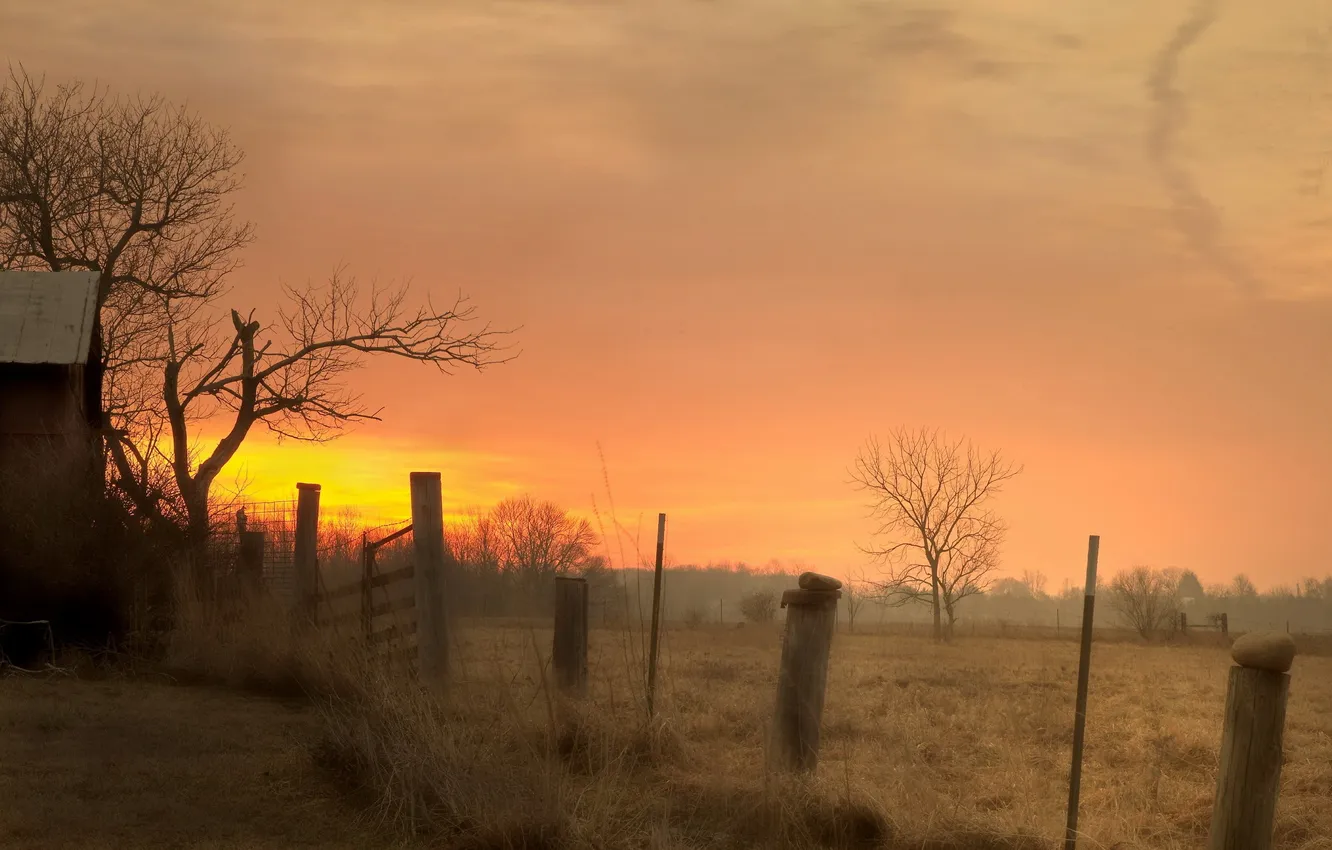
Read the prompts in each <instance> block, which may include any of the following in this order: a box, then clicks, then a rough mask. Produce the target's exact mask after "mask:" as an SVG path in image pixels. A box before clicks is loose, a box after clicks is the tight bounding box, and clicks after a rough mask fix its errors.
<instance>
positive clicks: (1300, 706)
mask: <svg viewBox="0 0 1332 850" xmlns="http://www.w3.org/2000/svg"><path fill="white" fill-rule="evenodd" d="M778 640H779V633H778V631H777V630H776V629H775V628H773V629H764V628H755V627H752V626H751V627H747V628H743V629H736V628H720V627H714V628H712V629H709V628H701V629H697V630H684V629H681V630H670V631H668V632H667V633H666V638H665V640H664V644H663V660H662V672H661V677H660V697H659V700H658V704H659V718H658V720H657V721H656V722H655V723H653V724H651V725H644V724H643V723H642V722H641V719H640V718H641V717H642V714H643V707H642V682H641V679H642V669H641V663H640V660H639V659H640V658H641V655H640V652H641V650H640V648H639V647H638V645H637V638H636V636H631V635H629V634H628V633H627V632H625V631H613V630H594V632H593V634H592V657H591V662H590V669H591V672H592V680H593V681H592V694H591V695H590V698H589V700H588V701H587V702H586V703H584V704H583V705H579V706H575V705H568V704H564V703H561V702H560V701H558V700H556V699H552V698H548V697H547V695H546V691H545V690H544V688H543V680H544V679H545V675H544V674H543V672H542V668H541V667H540V666H539V665H538V663H537V659H538V655H540V656H541V657H542V658H543V659H544V657H546V656H548V655H549V646H550V633H549V630H545V631H542V630H540V629H530V628H522V627H517V626H513V627H494V626H491V627H476V626H469V627H467V628H464V629H462V630H460V644H461V645H460V647H459V649H460V650H461V651H460V652H458V656H459V658H458V661H459V669H460V672H461V674H462V676H463V678H464V680H465V684H464V685H463V686H461V687H459V688H457V689H456V691H455V693H454V695H453V697H452V698H451V699H448V700H441V699H437V698H435V697H432V696H430V695H423V694H422V693H421V691H420V689H418V688H413V687H412V686H410V685H408V684H406V683H404V682H403V681H402V680H401V679H400V678H399V677H394V676H389V675H382V674H381V673H378V672H376V671H374V670H366V669H364V668H358V666H357V665H358V664H359V663H361V662H356V663H353V662H350V661H348V660H347V658H346V657H345V655H344V653H345V652H346V650H343V649H337V648H333V649H330V648H329V647H327V646H323V647H322V648H320V649H317V650H309V651H307V652H306V655H307V656H308V657H309V658H312V659H314V660H312V661H309V662H308V663H307V665H306V667H307V668H309V669H307V671H306V672H305V673H302V674H300V675H301V676H303V677H304V679H305V681H306V682H307V686H310V685H308V683H309V682H323V683H329V682H331V683H332V684H330V685H329V686H328V687H326V688H324V691H325V693H329V694H332V695H331V696H324V697H320V698H318V699H316V700H314V702H313V703H310V702H308V701H307V702H304V703H293V702H290V701H287V702H281V701H275V700H273V699H271V698H266V697H263V696H258V695H256V694H254V693H253V692H252V691H253V688H254V686H255V685H256V683H262V682H265V681H267V682H269V684H270V685H272V684H277V683H279V682H280V681H281V680H282V679H283V676H284V675H286V674H285V673H283V672H282V670H281V669H278V668H273V670H270V672H269V673H268V674H267V675H266V677H264V676H261V677H256V676H255V675H254V673H255V671H256V670H257V669H258V668H259V667H262V666H263V664H265V663H268V662H264V661H263V660H262V659H261V658H260V654H261V653H259V651H258V650H256V649H254V648H253V647H250V648H248V649H247V648H243V647H242V648H239V649H238V648H237V643H236V641H234V640H233V641H231V642H230V643H228V642H227V641H220V642H214V644H216V645H214V646H213V649H214V654H213V655H212V656H208V657H205V654H204V653H202V652H195V653H194V655H192V656H190V657H191V658H192V659H193V661H192V664H193V666H195V667H196V668H208V669H209V670H211V672H212V673H214V674H218V675H220V677H221V678H223V679H230V680H231V681H232V682H233V683H235V684H245V685H247V687H249V688H250V689H251V690H250V692H246V691H244V690H242V689H232V690H230V691H226V690H220V689H217V688H203V687H197V686H196V687H181V686H171V685H166V684H162V683H160V681H159V682H153V681H145V680H143V679H141V678H140V679H123V680H118V681H111V682H85V681H72V680H69V679H64V680H56V681H51V682H32V681H20V680H16V679H12V678H11V679H7V680H0V794H2V795H3V797H4V799H5V800H6V806H5V808H4V809H3V810H0V844H3V845H4V846H33V847H36V846H44V847H58V846H68V847H73V846H79V847H92V846H123V847H131V846H133V847H157V846H160V847H167V846H175V847H181V846H197V847H203V846H212V847H277V846H288V845H293V844H302V843H303V844H307V845H318V846H346V847H367V846H372V844H371V842H370V840H369V838H368V837H367V836H368V834H369V833H371V832H374V833H377V834H378V835H379V836H380V839H379V840H380V841H381V842H383V841H387V840H388V839H389V837H390V836H391V837H392V838H393V839H394V840H399V841H401V842H403V843H405V844H413V845H428V846H441V847H470V848H506V847H507V848H522V847H527V848H582V847H588V848H592V847H601V848H617V847H626V848H632V847H643V848H654V850H668V848H678V850H685V848H700V849H701V848H732V847H735V848H739V847H806V846H830V847H861V846H864V847H871V846H880V847H890V848H925V847H935V848H949V847H951V848H957V850H980V848H1028V847H1031V848H1035V847H1054V846H1056V844H1055V841H1054V839H1056V838H1057V837H1060V836H1061V835H1062V831H1063V822H1064V804H1065V796H1066V793H1067V791H1066V789H1067V778H1068V764H1069V741H1070V737H1071V726H1072V717H1073V695H1074V686H1075V681H1076V673H1077V670H1076V663H1077V648H1076V645H1075V644H1073V643H1072V642H1067V641H1054V640H1013V639H999V638H976V639H971V638H967V637H963V638H960V639H959V640H958V642H957V643H956V644H954V645H952V646H942V647H938V646H933V645H931V644H930V643H928V642H927V641H925V640H923V639H921V638H915V637H908V636H885V635H846V634H839V635H838V636H837V639H836V641H835V644H834V649H833V665H832V672H831V680H830V683H829V693H828V699H827V705H826V709H825V717H824V720H825V729H824V744H823V755H822V761H821V765H820V770H819V776H818V778H817V780H816V781H813V782H792V781H789V780H785V779H783V778H780V777H775V776H771V775H769V774H768V772H767V771H766V770H765V764H764V758H763V744H764V739H765V735H766V730H767V724H768V722H769V718H770V714H771V708H772V701H773V693H774V687H775V684H774V683H775V671H776V665H777V656H778ZM223 644H226V645H227V646H229V647H230V649H228V650H226V651H227V652H230V653H232V657H233V661H234V658H235V657H241V656H243V657H244V658H245V659H246V660H245V661H243V662H236V663H232V664H231V666H230V667H229V668H228V669H226V670H222V669H221V667H222V666H225V665H221V664H220V663H219V661H218V659H219V658H220V657H221V656H220V655H218V654H217V653H218V652H220V651H221V650H217V646H220V645H223ZM330 653H331V654H330ZM210 659H211V660H210ZM1229 664H1230V661H1229V657H1228V654H1227V653H1226V652H1225V651H1224V650H1223V649H1221V648H1218V647H1216V646H1151V647H1148V646H1140V645H1136V644H1133V643H1130V642H1116V643H1100V644H1097V646H1096V648H1095V652H1094V655H1093V671H1092V679H1091V696H1090V704H1089V713H1088V714H1089V717H1088V738H1087V753H1086V760H1085V763H1084V774H1083V790H1082V801H1083V802H1082V812H1083V814H1082V827H1083V830H1084V832H1085V837H1084V838H1083V840H1082V841H1081V842H1080V845H1079V846H1080V847H1087V848H1112V847H1117V848H1142V850H1147V849H1148V848H1151V850H1173V849H1174V848H1201V847H1203V845H1204V842H1205V838H1206V832H1207V827H1208V822H1209V816H1210V810H1211V803H1212V794H1213V789H1214V782H1215V775H1216V763H1217V753H1218V750H1219V745H1220V740H1221V728H1220V718H1221V711H1222V704H1223V700H1224V694H1225V682H1226V671H1227V668H1228V666H1229ZM315 668H317V669H315ZM283 669H285V668H283ZM274 671H276V672H274ZM1292 678H1293V682H1292V687H1291V699H1290V705H1289V710H1288V715H1287V725H1286V734H1287V738H1286V750H1287V763H1286V765H1285V767H1284V770H1283V777H1282V796H1281V801H1280V804H1279V807H1278V826H1277V844H1276V846H1277V847H1279V848H1286V850H1332V659H1328V658H1325V657H1312V656H1307V657H1300V658H1298V659H1297V660H1296V666H1295V669H1294V670H1293V672H1292ZM314 687H319V685H314Z"/></svg>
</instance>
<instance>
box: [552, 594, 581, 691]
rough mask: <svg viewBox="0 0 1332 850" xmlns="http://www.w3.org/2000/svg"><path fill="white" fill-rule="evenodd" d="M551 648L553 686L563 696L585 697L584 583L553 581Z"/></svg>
mask: <svg viewBox="0 0 1332 850" xmlns="http://www.w3.org/2000/svg"><path fill="white" fill-rule="evenodd" d="M554 643H555V645H554V648H553V649H552V651H551V660H552V662H553V663H554V666H555V684H556V686H557V687H558V688H559V689H560V690H561V691H564V692H565V693H568V694H572V695H573V696H576V697H584V696H587V580H586V579H582V578H574V577H572V576H556V577H555V642H554Z"/></svg>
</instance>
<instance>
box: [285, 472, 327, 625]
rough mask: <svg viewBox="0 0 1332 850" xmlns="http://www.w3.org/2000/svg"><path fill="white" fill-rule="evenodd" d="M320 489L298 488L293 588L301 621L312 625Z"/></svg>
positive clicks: (316, 599)
mask: <svg viewBox="0 0 1332 850" xmlns="http://www.w3.org/2000/svg"><path fill="white" fill-rule="evenodd" d="M319 490H320V487H319V485H318V484H297V485H296V541H295V552H294V553H293V558H292V560H293V564H292V567H293V569H292V572H293V574H294V575H293V578H294V580H295V587H293V588H292V591H293V595H294V596H295V602H296V616H297V618H298V620H301V621H304V622H309V623H313V622H314V620H315V614H316V612H317V611H318V607H319V554H318V547H319Z"/></svg>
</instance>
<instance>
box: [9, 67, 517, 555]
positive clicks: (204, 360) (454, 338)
mask: <svg viewBox="0 0 1332 850" xmlns="http://www.w3.org/2000/svg"><path fill="white" fill-rule="evenodd" d="M243 159H244V157H243V154H242V153H241V151H240V150H239V149H238V148H237V147H236V146H235V145H234V144H232V142H231V140H230V138H229V137H228V135H227V133H226V131H224V130H220V129H217V128H214V127H212V126H210V125H209V124H207V123H206V122H204V121H203V120H202V119H200V118H199V117H198V116H196V115H194V114H193V113H191V112H189V111H188V110H186V109H185V108H183V107H173V106H170V105H168V104H167V103H166V102H165V101H163V100H162V99H161V98H158V97H149V98H143V97H138V98H128V97H117V98H112V97H110V96H109V95H108V94H107V92H105V91H97V90H96V89H92V90H87V89H85V87H84V86H83V85H82V84H80V83H77V82H75V83H71V84H67V85H60V86H56V87H55V88H54V89H51V88H49V87H48V86H47V85H46V84H45V81H44V80H42V79H35V78H34V77H32V76H31V75H29V74H28V73H27V72H26V71H25V70H23V69H22V68H18V69H14V68H12V67H11V69H10V73H9V77H8V79H7V80H5V81H4V83H3V85H0V267H3V268H14V269H34V270H41V269H45V270H53V271H59V270H68V269H84V270H88V271H91V272H95V273H96V274H97V276H98V304H97V306H98V322H97V326H96V329H95V333H94V352H93V355H94V356H93V361H94V362H93V363H92V364H91V366H92V370H93V373H94V375H95V376H96V379H95V381H94V382H93V384H94V387H95V391H96V393H97V396H98V397H97V398H92V399H89V403H90V406H91V407H92V408H94V409H99V410H100V411H101V412H102V416H101V424H102V426H103V433H104V435H105V436H106V437H107V438H108V439H107V449H108V455H109V457H110V459H111V469H110V476H111V480H112V482H113V483H114V484H115V485H116V487H117V489H118V490H119V492H121V493H122V494H123V495H124V497H125V498H126V500H127V501H128V502H130V503H131V504H132V505H133V506H134V507H135V509H136V512H137V513H138V514H139V516H140V517H141V518H143V519H144V520H145V521H147V522H152V523H155V524H158V525H162V526H170V527H177V528H180V529H182V530H183V531H184V532H185V539H186V540H187V541H189V542H190V543H191V544H192V545H195V546H198V545H200V544H201V542H202V541H203V540H204V538H206V536H207V534H208V531H209V523H210V512H211V510H212V507H213V506H212V505H211V503H210V494H211V490H212V487H213V484H214V483H215V481H216V480H217V477H218V475H219V473H220V472H221V471H222V469H223V468H224V467H225V466H226V465H227V463H228V462H229V461H230V460H231V459H232V458H233V457H234V456H235V454H236V452H237V450H239V448H240V447H241V445H242V443H243V441H244V440H245V438H246V436H247V435H248V434H249V433H250V431H251V430H252V429H253V428H254V427H255V426H256V425H260V424H262V425H263V426H265V427H266V428H268V429H269V430H270V431H273V432H275V433H277V434H278V435H280V436H287V437H293V438H296V439H303V440H324V439H329V438H330V437H333V436H336V435H337V433H339V432H340V431H341V430H342V429H343V428H345V427H346V426H347V425H349V424H351V423H354V422H357V421H363V420H368V419H377V418H378V411H377V410H374V409H372V408H369V407H367V406H365V405H364V404H363V403H362V402H361V400H360V399H359V398H358V397H357V396H355V395H354V394H351V393H349V392H348V391H347V390H346V388H345V384H344V379H345V378H346V376H347V374H348V373H349V372H350V371H352V370H353V369H355V368H357V367H358V366H360V365H361V363H362V362H363V361H364V358H365V357H367V356H371V355H377V354H386V355H393V356H397V357H401V358H403V359H406V360H413V361H417V362H421V363H428V364H430V365H433V366H435V367H436V368H437V369H439V370H440V371H441V372H446V373H447V372H448V371H449V369H450V367H452V366H457V365H465V366H469V367H473V368H478V369H479V368H482V367H483V366H485V365H488V364H491V363H497V362H502V360H503V359H505V358H503V357H500V356H499V352H500V350H501V349H500V346H499V344H498V340H499V337H500V335H501V334H502V333H504V332H499V331H492V330H491V329H490V328H489V327H484V328H480V329H474V328H472V327H471V326H470V322H471V321H472V319H473V318H474V317H473V315H472V309H471V308H470V307H468V306H467V305H466V304H465V301H464V299H462V298H461V297H459V298H458V299H457V300H456V301H454V302H453V303H452V304H450V305H449V306H447V307H444V308H435V307H434V306H432V305H427V306H425V307H415V306H412V305H411V304H410V303H409V301H408V298H407V290H406V289H405V288H400V289H395V290H380V289H374V290H373V291H372V292H371V293H370V294H369V295H368V297H366V298H361V297H360V296H361V293H360V292H359V290H358V288H357V287H356V285H355V283H354V282H353V281H351V280H348V279H345V278H344V277H342V276H341V275H335V276H334V278H333V280H332V282H331V283H330V284H329V285H328V286H327V287H323V288H314V287H312V288H309V289H307V290H299V291H298V290H294V289H288V290H287V291H286V295H287V298H288V300H289V302H290V303H289V307H288V308H286V309H284V310H282V311H281V312H280V314H279V319H278V321H277V322H276V324H275V325H273V326H268V327H266V326H265V325H263V324H262V323H261V322H259V321H257V320H256V319H255V317H254V314H253V313H252V312H251V313H249V314H248V315H246V316H245V317H242V316H241V314H240V313H239V312H237V311H235V310H230V311H227V310H222V309H219V307H220V305H219V304H218V301H219V300H220V299H221V298H223V297H224V296H225V295H226V294H227V290H226V286H225V284H226V279H227V277H228V275H229V274H231V272H233V271H234V270H235V269H236V268H238V267H239V265H240V260H239V254H240V251H241V249H243V248H244V247H245V246H246V245H248V244H249V243H250V242H251V241H252V240H253V228H252V226H251V225H250V224H249V223H247V222H242V221H239V220H238V219H237V218H236V216H235V214H234V210H233V207H232V205H231V203H230V200H229V199H230V198H231V196H232V194H233V193H234V192H236V191H237V190H238V189H239V188H240V186H241V175H240V173H239V171H238V169H239V167H240V165H241V163H242V162H243ZM204 419H209V420H211V421H218V420H221V421H222V422H223V423H224V425H225V430H224V433H223V436H222V437H221V438H220V439H218V440H217V441H216V442H214V443H212V444H210V445H204V444H203V442H202V441H200V440H199V439H198V438H197V436H196V431H197V429H192V425H193V424H195V423H198V422H200V421H202V420H204Z"/></svg>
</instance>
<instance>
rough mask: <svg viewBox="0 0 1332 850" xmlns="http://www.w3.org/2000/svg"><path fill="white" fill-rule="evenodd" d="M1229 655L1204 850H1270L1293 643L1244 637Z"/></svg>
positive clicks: (1267, 636)
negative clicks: (1222, 726) (1218, 756)
mask: <svg viewBox="0 0 1332 850" xmlns="http://www.w3.org/2000/svg"><path fill="white" fill-rule="evenodd" d="M1231 657H1233V658H1234V659H1235V662H1236V665H1237V666H1234V667H1231V668H1230V681H1229V684H1228V686H1227V688H1226V714H1225V729H1224V731H1223V732H1222V734H1221V771H1220V774H1219V775H1218V777H1217V782H1216V801H1215V803H1214V805H1213V808H1212V828H1211V832H1210V834H1209V836H1208V840H1207V850H1270V848H1271V846H1272V830H1273V827H1274V825H1275V822H1276V802H1277V790H1278V787H1279V785H1280V782H1281V738H1282V730H1283V727H1284V726H1285V722H1286V694H1287V693H1288V692H1289V690H1290V676H1289V675H1288V673H1287V671H1289V670H1290V667H1291V664H1292V663H1293V661H1294V659H1295V642H1294V641H1293V640H1291V637H1290V635H1287V634H1281V633H1279V632H1271V633H1259V632H1255V633H1250V634H1247V635H1244V636H1242V637H1240V638H1239V639H1238V640H1236V641H1235V645H1234V646H1233V647H1231Z"/></svg>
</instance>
